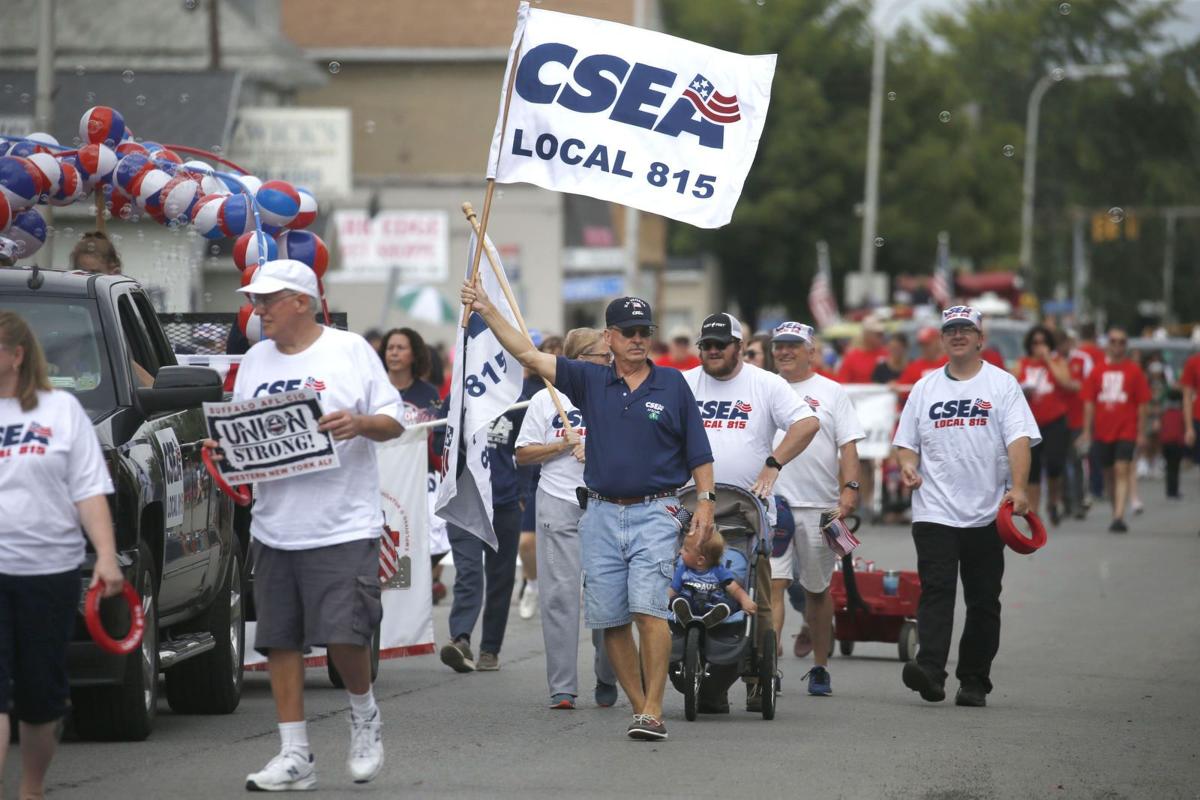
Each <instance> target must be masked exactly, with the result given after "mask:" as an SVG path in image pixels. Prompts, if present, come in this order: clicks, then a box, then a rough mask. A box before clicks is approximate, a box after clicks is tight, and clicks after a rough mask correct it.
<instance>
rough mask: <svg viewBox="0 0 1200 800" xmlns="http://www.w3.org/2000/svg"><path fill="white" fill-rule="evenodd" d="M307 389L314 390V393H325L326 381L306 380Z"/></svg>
mask: <svg viewBox="0 0 1200 800" xmlns="http://www.w3.org/2000/svg"><path fill="white" fill-rule="evenodd" d="M304 388H305V389H312V390H313V391H314V392H323V391H325V381H319V380H317V379H316V378H312V377H309V378H306V379H305V381H304Z"/></svg>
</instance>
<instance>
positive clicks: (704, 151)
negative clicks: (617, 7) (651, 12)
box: [488, 2, 775, 228]
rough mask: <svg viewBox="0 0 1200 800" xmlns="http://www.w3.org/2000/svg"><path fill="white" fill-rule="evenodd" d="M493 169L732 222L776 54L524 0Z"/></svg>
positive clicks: (516, 178) (675, 214)
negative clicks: (744, 51)
mask: <svg viewBox="0 0 1200 800" xmlns="http://www.w3.org/2000/svg"><path fill="white" fill-rule="evenodd" d="M514 69H515V70H516V75H515V80H514V82H513V91H512V96H511V99H510V105H509V111H508V119H507V125H506V124H505V122H504V113H503V109H504V105H505V98H504V96H503V93H502V96H501V98H500V108H501V113H500V116H499V117H498V118H497V121H496V128H495V133H494V134H493V137H492V147H491V152H490V155H489V159H488V177H489V178H494V179H495V180H496V181H497V182H499V183H516V182H525V183H532V184H534V185H536V186H541V187H543V188H545V189H552V190H554V191H560V192H572V193H575V194H583V195H588V196H590V197H596V198H599V199H601V200H609V201H612V202H615V203H622V204H624V205H627V206H632V207H634V208H639V209H641V210H643V211H649V212H652V213H655V214H662V215H663V216H666V217H670V218H672V219H677V220H679V221H681V222H688V223H691V224H692V225H696V226H698V227H701V228H719V227H720V226H722V225H725V224H726V223H728V222H729V220H730V218H731V217H732V216H733V209H734V206H735V205H737V201H738V197H739V196H740V195H741V192H742V184H743V183H744V182H745V180H746V174H747V173H748V172H749V171H750V165H751V164H752V163H753V161H754V154H755V152H756V151H757V149H758V142H759V139H760V138H761V137H762V131H763V124H764V123H765V121H766V117H767V106H768V104H769V102H770V99H771V81H772V79H773V77H774V74H775V56H774V55H760V56H744V55H738V54H736V53H729V52H726V51H724V50H718V49H716V48H713V47H708V46H706V45H701V44H696V43H695V42H689V41H687V40H686V39H679V38H677V37H674V36H668V35H666V34H662V33H657V32H655V31H650V30H645V29H642V28H635V27H631V26H629V25H620V24H617V23H614V22H605V21H602V20H596V19H590V18H587V17H577V16H572V15H570V14H562V13H558V12H554V11H544V10H542V9H531V8H530V7H529V4H528V3H527V2H522V3H521V5H520V9H519V11H518V13H517V27H516V31H515V32H514V34H513V41H512V46H511V48H510V50H509V57H508V68H507V70H506V72H505V84H504V85H505V86H508V85H509V84H508V77H509V75H510V74H511V73H512V70H514Z"/></svg>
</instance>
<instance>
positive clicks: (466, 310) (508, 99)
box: [460, 44, 521, 328]
mask: <svg viewBox="0 0 1200 800" xmlns="http://www.w3.org/2000/svg"><path fill="white" fill-rule="evenodd" d="M520 60H521V45H520V44H518V45H517V49H516V50H514V51H513V59H512V64H510V65H509V66H510V69H509V71H508V84H507V85H506V86H505V87H504V111H503V112H501V115H500V146H501V147H504V134H505V132H506V131H507V130H508V108H509V106H510V105H511V104H512V93H513V83H514V82H516V79H517V66H518V62H519V61H520ZM495 192H496V179H495V178H488V179H487V190H486V191H485V192H484V194H483V218H482V219H481V220H480V221H479V230H478V231H476V239H477V240H478V241H476V242H475V254H474V255H473V256H471V276H470V278H468V281H469V282H470V283H471V284H472V285H474V284H475V282H476V281H478V280H479V257H480V255H482V254H483V236H484V234H485V233H486V232H487V226H488V219H489V218H490V217H491V215H492V195H493V194H495ZM470 318H471V307H470V306H469V305H465V304H464V305H463V314H462V322H461V323H460V327H463V328H465V327H467V321H468V320H469V319H470Z"/></svg>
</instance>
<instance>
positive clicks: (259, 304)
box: [247, 292, 296, 308]
mask: <svg viewBox="0 0 1200 800" xmlns="http://www.w3.org/2000/svg"><path fill="white" fill-rule="evenodd" d="M295 296H296V293H295V292H274V293H272V294H252V295H247V299H248V300H249V301H250V305H252V306H254V307H255V308H270V307H271V306H273V305H275V304H276V303H278V302H279V301H280V300H283V299H284V298H286V297H295Z"/></svg>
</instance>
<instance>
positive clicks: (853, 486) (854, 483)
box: [843, 481, 858, 492]
mask: <svg viewBox="0 0 1200 800" xmlns="http://www.w3.org/2000/svg"><path fill="white" fill-rule="evenodd" d="M843 488H846V489H853V490H854V491H856V492H857V491H858V481H846V483H845V484H843Z"/></svg>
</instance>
